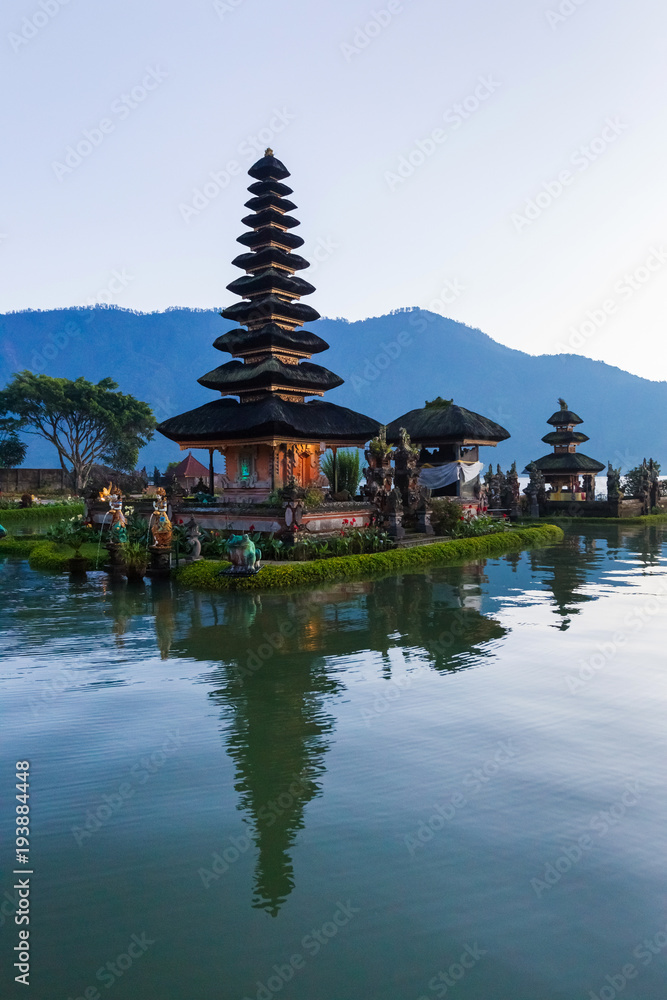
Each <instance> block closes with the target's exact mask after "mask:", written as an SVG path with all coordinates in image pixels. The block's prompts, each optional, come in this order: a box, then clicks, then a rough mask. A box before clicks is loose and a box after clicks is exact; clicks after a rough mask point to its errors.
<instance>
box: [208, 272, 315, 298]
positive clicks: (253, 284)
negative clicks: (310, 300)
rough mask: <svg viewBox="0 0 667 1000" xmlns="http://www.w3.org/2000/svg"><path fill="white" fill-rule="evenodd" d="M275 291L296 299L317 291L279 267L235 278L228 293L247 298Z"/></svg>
mask: <svg viewBox="0 0 667 1000" xmlns="http://www.w3.org/2000/svg"><path fill="white" fill-rule="evenodd" d="M273 289H275V290H276V291H281V292H285V294H286V295H290V296H291V297H292V298H296V297H297V296H299V295H311V294H312V292H314V291H315V286H314V285H311V283H310V282H309V281H304V280H303V278H296V277H295V276H294V275H293V274H285V272H284V271H279V270H278V268H277V267H267V268H266V269H265V270H264V271H260V273H259V274H242V275H241V277H240V278H235V279H234V281H232V282H230V283H229V284H228V285H227V290H228V291H230V292H234V293H235V294H236V295H243V296H244V297H245V298H248V297H249V296H251V295H259V294H261V293H264V294H267V293H268V292H271V291H272V290H273Z"/></svg>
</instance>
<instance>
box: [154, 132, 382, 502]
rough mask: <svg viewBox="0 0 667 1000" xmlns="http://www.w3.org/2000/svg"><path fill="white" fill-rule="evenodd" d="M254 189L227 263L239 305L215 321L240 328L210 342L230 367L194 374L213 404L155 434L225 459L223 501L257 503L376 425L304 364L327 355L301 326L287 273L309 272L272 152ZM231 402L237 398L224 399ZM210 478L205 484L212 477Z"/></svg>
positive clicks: (306, 316)
mask: <svg viewBox="0 0 667 1000" xmlns="http://www.w3.org/2000/svg"><path fill="white" fill-rule="evenodd" d="M248 173H249V175H250V176H251V177H252V178H253V183H252V184H251V185H250V187H249V188H248V190H249V192H250V195H251V198H250V200H249V201H247V202H246V207H247V208H248V209H250V214H249V215H247V216H245V218H244V219H243V220H242V221H243V223H244V224H245V225H246V226H248V227H249V231H248V232H246V233H244V234H243V235H242V236H239V237H238V242H239V243H241V244H242V245H243V247H244V248H246V251H245V252H244V253H242V254H240V255H239V256H238V257H236V258H235V259H234V260H233V261H232V263H233V264H234V266H235V267H238V268H240V269H241V270H242V271H244V272H245V274H244V275H242V276H241V277H239V278H237V279H235V280H234V281H232V282H231V284H229V285H228V286H227V288H228V289H229V291H230V292H235V293H237V294H238V295H240V296H241V297H242V299H243V301H241V302H237V303H236V304H235V305H232V306H230V307H229V308H227V309H223V311H222V313H221V315H222V316H223V317H224V319H228V320H231V321H233V322H236V323H238V324H240V326H241V327H245V329H242V328H240V329H233V330H230V331H228V332H227V333H224V334H222V335H221V336H220V337H218V338H217V340H215V341H214V343H213V346H214V348H215V349H216V350H218V351H222V352H225V353H227V354H231V355H232V359H233V360H231V361H228V362H226V363H225V364H222V365H219V366H218V367H217V368H213V369H212V370H211V371H209V372H207V374H206V375H202V377H201V378H200V379H199V382H200V384H201V385H203V386H205V387H206V388H208V389H212V390H213V391H214V392H217V393H219V396H220V398H218V399H216V400H214V401H212V402H209V403H205V404H204V405H203V406H199V407H197V408H196V409H194V410H188V411H187V412H186V413H181V414H179V415H178V416H175V417H171V418H169V419H168V420H165V421H163V423H161V424H160V425H159V427H158V430H159V431H160V433H162V434H164V435H165V437H167V438H169V439H170V440H171V441H176V442H177V443H178V444H179V445H180V447H181V449H183V450H184V449H186V448H203V449H207V450H208V452H209V458H210V463H209V464H210V467H211V468H212V459H213V454H214V452H215V451H219V452H220V453H221V454H222V455H224V458H225V463H226V468H225V477H224V496H225V501H226V502H232V503H233V502H238V501H241V502H244V503H248V502H253V503H256V502H260V501H262V500H265V499H266V498H267V497H268V495H269V493H271V492H272V491H274V490H277V489H280V488H282V487H285V486H287V485H288V484H289V483H295V484H297V485H298V486H300V487H306V488H307V487H308V486H313V485H323V484H324V482H325V480H324V479H323V477H322V476H321V473H320V458H321V456H322V455H323V453H324V452H325V451H326V449H327V448H331V449H332V450H334V452H335V451H336V449H337V448H339V447H354V448H360V447H363V446H364V444H365V443H366V442H367V441H369V440H370V439H371V438H372V437H373V436H374V435H375V434H377V431H378V427H379V424H378V422H377V421H375V420H372V419H371V418H370V417H367V416H365V415H364V414H361V413H356V412H355V411H354V410H349V409H346V408H345V407H342V406H336V405H335V404H334V403H329V402H325V401H324V400H323V399H321V398H316V399H309V400H308V401H306V397H308V396H314V397H322V396H324V394H325V393H326V392H327V391H328V390H329V389H333V388H334V387H336V386H339V385H342V383H343V379H341V378H340V377H339V376H338V375H335V374H334V373H333V372H331V371H329V370H328V369H327V368H323V367H322V366H321V365H317V364H313V362H311V360H310V358H311V357H312V356H313V355H314V354H321V353H322V352H324V351H326V350H328V348H329V345H328V344H327V343H326V342H325V341H324V340H322V339H321V338H320V337H318V336H316V334H314V333H311V332H310V331H308V330H304V329H303V327H302V324H303V323H311V322H314V321H315V320H317V319H319V313H318V312H316V310H315V309H313V308H312V306H310V305H306V304H305V303H303V302H302V301H301V299H302V298H303V297H304V296H306V295H310V294H311V293H312V292H314V291H315V289H314V287H313V285H311V284H310V283H309V282H308V281H305V280H304V279H303V278H301V277H297V276H296V274H295V272H296V271H302V270H304V269H305V268H307V267H308V266H309V264H308V262H307V261H306V260H304V258H303V257H300V256H299V255H298V254H296V253H294V251H295V250H296V249H297V248H298V247H300V246H302V244H303V242H304V241H303V239H302V238H301V237H300V236H297V235H296V234H295V233H294V231H293V230H294V229H295V228H296V227H297V226H298V225H299V222H298V221H297V219H295V218H294V217H293V216H292V215H291V214H289V213H291V212H292V210H293V209H295V208H296V205H295V204H294V203H293V202H292V201H289V200H288V196H289V195H291V194H292V189H291V188H289V187H287V185H286V184H285V183H284V181H285V179H286V178H287V177H289V171H288V170H287V169H286V168H285V166H284V164H283V163H281V162H280V160H278V159H276V157H275V156H274V155H273V151H272V150H271V149H267V150H266V153H265V155H264V156H263V157H262V158H261V159H260V160H258V161H257V162H256V163H255V164H253V166H252V167H251V168H250V170H249V171H248ZM231 397H236V398H231ZM211 478H212V477H211Z"/></svg>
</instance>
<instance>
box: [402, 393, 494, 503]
mask: <svg viewBox="0 0 667 1000" xmlns="http://www.w3.org/2000/svg"><path fill="white" fill-rule="evenodd" d="M402 432H403V433H407V434H408V435H409V436H410V439H411V440H412V441H413V442H415V444H418V445H419V446H420V452H419V458H418V462H417V465H418V468H419V480H418V482H419V485H420V486H424V487H426V488H428V489H430V490H431V491H432V495H433V496H435V497H443V496H449V497H461V498H463V499H466V498H467V499H470V500H474V499H475V498H477V497H479V495H480V492H481V484H480V473H481V471H482V469H483V468H484V463H483V462H480V460H479V449H480V447H483V446H489V447H491V448H495V447H496V445H497V444H498V443H499V442H500V441H506V440H507V439H508V438H509V436H510V433H509V431H507V430H505V428H504V427H501V426H500V424H496V423H495V422H494V421H493V420H489V419H488V417H483V416H481V415H480V414H479V413H473V411H472V410H466V409H464V407H462V406H457V405H456V404H455V403H454V402H453V400H451V399H442V398H441V397H440V396H438V398H437V399H434V400H432V401H431V402H427V403H426V404H425V406H424V407H422V408H421V409H418V410H410V411H409V413H405V414H403V416H402V417H398V418H397V419H396V420H392V422H391V423H390V424H388V425H387V441H388V442H389V443H390V444H396V445H399V444H400V442H401V436H402Z"/></svg>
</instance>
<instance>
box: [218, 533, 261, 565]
mask: <svg viewBox="0 0 667 1000" xmlns="http://www.w3.org/2000/svg"><path fill="white" fill-rule="evenodd" d="M227 555H228V556H229V560H230V562H231V564H232V567H231V571H228V572H231V573H232V574H233V575H249V574H251V573H256V572H257V571H258V570H259V561H260V559H261V558H262V551H261V549H258V548H256V546H255V543H254V542H253V540H252V538H250V536H249V535H248V533H247V532H244V534H242V535H232V536H231V537H230V538H228V540H227Z"/></svg>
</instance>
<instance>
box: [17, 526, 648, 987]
mask: <svg viewBox="0 0 667 1000" xmlns="http://www.w3.org/2000/svg"><path fill="white" fill-rule="evenodd" d="M666 539H667V536H665V535H663V532H662V530H661V529H660V528H655V527H653V528H641V527H637V528H635V527H626V526H619V525H610V526H609V527H607V526H598V525H596V526H590V527H589V528H588V529H587V530H586V531H585V533H582V534H579V533H577V534H574V533H573V534H570V535H569V536H568V537H567V538H566V542H565V543H564V544H563V545H562V546H558V547H554V548H547V549H541V550H536V551H533V552H529V553H522V554H520V555H511V556H507V557H504V558H499V559H492V560H486V561H484V562H478V563H474V564H468V565H466V566H462V567H450V568H446V569H437V570H431V571H429V572H426V573H421V574H408V575H403V576H395V577H390V578H387V579H384V580H379V581H373V582H359V583H355V584H346V585H341V586H335V587H333V586H332V587H330V588H329V589H326V590H320V591H317V592H313V591H309V592H304V593H298V594H292V595H288V596H284V595H283V596H277V595H262V596H253V595H236V596H227V595H207V594H196V593H192V592H188V591H183V592H179V591H178V590H176V588H173V587H171V586H170V585H169V584H165V585H162V586H153V587H151V586H150V585H148V584H147V585H146V586H145V587H141V588H138V589H137V588H134V589H132V588H128V587H126V586H125V584H124V583H120V584H111V583H110V582H109V581H108V580H107V578H106V576H105V575H104V574H95V575H91V576H90V577H89V579H88V581H87V582H85V583H74V582H70V580H69V579H68V578H67V577H64V576H57V575H55V576H51V575H46V574H40V573H36V572H33V571H31V570H30V569H29V568H28V566H27V564H26V563H24V562H19V561H12V560H9V561H6V562H4V563H3V564H1V567H0V569H1V577H0V579H1V587H2V602H1V603H2V612H1V613H2V630H1V634H0V638H1V642H2V649H3V660H2V667H1V668H0V672H1V687H2V704H3V726H2V733H3V741H4V753H3V757H2V760H3V764H2V778H1V780H2V790H3V794H2V799H3V800H4V801H5V803H7V801H8V799H9V803H10V809H11V810H12V812H10V811H9V809H7V808H5V810H4V812H3V816H2V834H3V843H4V844H5V845H9V846H8V847H6V850H5V853H4V857H3V864H4V868H3V876H2V879H3V884H2V885H1V886H0V893H1V894H2V900H3V905H2V907H1V908H0V914H1V915H0V922H1V923H2V929H1V937H2V966H3V980H4V981H3V983H2V986H1V987H0V995H1V996H2V997H3V998H4V997H14V996H17V997H18V996H29V997H31V998H33V1000H68V998H72V1000H74V998H78V997H86V998H91V997H95V996H96V995H99V996H103V997H106V996H110V997H112V998H113V1000H199V998H202V1000H204V998H205V1000H242V998H249V1000H255V998H261V1000H267V998H272V997H280V998H287V1000H369V998H376V997H377V998H383V1000H419V998H424V997H426V998H429V1000H430V998H434V997H448V998H449V997H453V998H455V1000H473V998H474V1000H494V998H498V1000H577V998H582V1000H590V998H591V996H595V997H601V998H602V1000H612V998H613V997H614V996H616V995H620V996H622V997H623V1000H654V998H655V1000H657V998H664V997H665V996H666V995H667V992H666V991H667V987H666V986H665V982H666V976H665V972H666V970H667V930H666V928H667V911H666V909H665V899H666V896H667V874H666V868H665V857H666V856H667V802H666V800H665V795H664V779H665V760H666V757H667V755H666V754H665V709H666V706H667V671H666V666H665V608H666V607H667V561H666V554H667V553H666V551H665V541H666ZM281 629H282V631H281ZM18 760H28V761H30V762H31V786H30V791H31V806H32V812H31V820H32V822H31V826H32V828H33V831H34V835H33V847H32V855H31V862H32V863H31V867H32V868H33V869H34V873H35V874H34V875H33V876H32V894H31V898H30V905H31V923H30V935H31V936H30V942H31V951H32V955H33V962H32V975H31V987H30V989H29V990H26V989H24V988H23V987H21V986H19V985H15V984H14V983H13V981H12V979H13V973H12V972H11V969H10V966H11V963H12V962H13V961H14V959H13V958H11V957H9V956H11V954H12V948H13V946H14V945H15V944H16V938H17V934H16V932H17V928H16V927H15V925H14V923H13V917H12V916H11V913H12V910H13V903H12V899H13V889H12V886H13V884H14V876H12V874H11V869H12V865H13V850H12V849H11V848H12V842H13V830H12V829H11V826H12V824H11V819H12V816H13V801H12V800H11V796H12V795H13V790H14V763H15V761H18ZM86 990H88V992H86Z"/></svg>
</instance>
